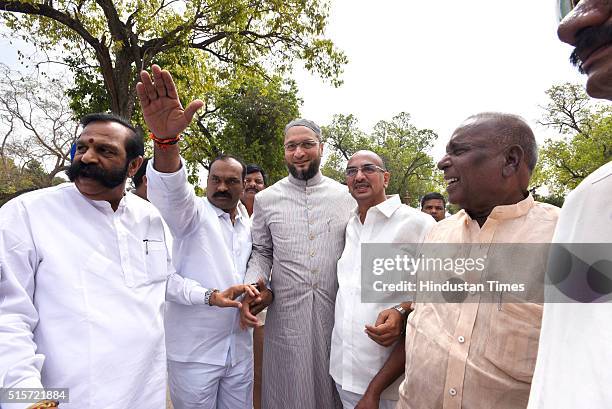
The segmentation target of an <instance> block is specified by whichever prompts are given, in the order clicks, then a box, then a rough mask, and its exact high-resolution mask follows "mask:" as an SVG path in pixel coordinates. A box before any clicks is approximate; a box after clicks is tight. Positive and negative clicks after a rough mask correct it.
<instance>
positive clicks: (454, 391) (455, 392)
mask: <svg viewBox="0 0 612 409" xmlns="http://www.w3.org/2000/svg"><path fill="white" fill-rule="evenodd" d="M448 394H449V395H450V396H455V395H457V390H456V389H455V388H450V389H449V390H448Z"/></svg>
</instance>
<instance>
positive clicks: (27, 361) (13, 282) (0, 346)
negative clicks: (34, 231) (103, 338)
mask: <svg viewBox="0 0 612 409" xmlns="http://www.w3.org/2000/svg"><path fill="white" fill-rule="evenodd" d="M26 217H27V216H26V215H25V211H24V210H23V209H22V208H21V206H20V203H19V202H14V201H13V202H12V203H11V202H9V203H7V204H6V205H4V207H3V208H2V209H0V387H2V388H42V383H41V379H40V371H41V368H42V366H43V362H44V356H43V355H41V354H37V353H36V344H35V342H34V335H33V331H34V328H35V327H36V325H37V324H38V312H37V311H36V308H35V307H34V303H33V301H32V300H33V297H34V287H35V282H34V280H35V278H34V277H35V272H36V268H37V265H38V255H37V254H36V249H35V246H34V242H33V240H32V237H31V233H30V231H29V229H28V227H27V221H26ZM26 406H28V404H6V403H3V404H2V408H3V409H4V408H6V409H8V408H23V407H26Z"/></svg>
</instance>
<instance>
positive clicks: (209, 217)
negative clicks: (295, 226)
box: [136, 65, 253, 409]
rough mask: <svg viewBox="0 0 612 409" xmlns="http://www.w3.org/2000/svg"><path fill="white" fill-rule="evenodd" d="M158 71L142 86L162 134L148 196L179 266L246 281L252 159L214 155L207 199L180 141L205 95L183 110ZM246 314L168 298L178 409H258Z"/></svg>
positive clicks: (155, 129) (199, 274)
mask: <svg viewBox="0 0 612 409" xmlns="http://www.w3.org/2000/svg"><path fill="white" fill-rule="evenodd" d="M152 74H153V78H151V76H150V75H149V74H148V73H147V72H146V71H142V72H141V76H140V77H141V81H142V82H140V83H138V84H137V88H136V89H137V92H138V96H139V98H140V101H141V106H142V111H143V116H144V119H145V122H146V124H147V126H148V127H149V129H150V130H151V132H152V136H151V137H152V138H153V140H154V141H155V144H154V157H153V160H152V161H150V162H149V165H148V168H147V182H148V186H147V188H148V197H149V200H150V201H151V203H153V204H154V205H155V206H156V207H157V208H158V209H159V211H160V213H161V214H162V216H163V218H164V220H165V221H166V223H167V224H168V227H169V228H170V231H171V232H172V236H173V237H174V249H173V257H174V265H175V267H176V269H177V271H180V272H181V274H182V275H184V276H185V277H189V278H190V279H193V280H195V281H197V282H198V283H201V284H202V285H203V286H204V287H206V288H210V289H213V288H225V287H227V286H232V285H237V284H241V283H243V282H244V274H245V271H246V265H247V261H248V259H249V256H250V254H251V231H250V220H249V215H248V214H247V212H246V209H245V208H244V206H243V205H242V203H240V196H241V195H242V193H243V191H244V178H245V176H246V166H245V165H244V163H242V161H240V160H239V159H237V158H236V157H234V156H231V155H220V156H219V157H217V158H215V159H214V160H213V161H212V162H211V164H210V168H209V172H208V179H207V184H206V198H199V197H197V196H196V195H195V193H194V191H193V188H192V186H191V185H190V184H189V183H188V182H187V172H186V169H185V163H184V162H183V160H182V159H181V157H180V155H179V140H180V135H181V132H182V131H183V130H184V129H185V128H186V127H187V126H188V124H189V122H190V121H191V119H192V117H193V115H194V114H195V112H196V110H197V109H198V108H199V107H200V106H201V101H194V102H192V103H191V104H189V106H188V107H187V108H186V109H185V110H183V109H182V107H181V104H180V101H179V99H178V95H177V91H176V88H175V85H174V82H173V81H172V77H171V75H170V73H169V72H168V71H165V70H164V71H162V70H161V68H160V67H159V66H157V65H153V67H152ZM211 294H212V293H210V292H209V293H207V294H206V295H205V297H209V296H210V295H211ZM239 318H240V317H239V311H237V310H218V309H207V308H200V307H191V306H184V305H181V304H178V303H173V302H170V303H168V305H167V308H166V315H165V326H166V345H167V350H168V375H169V378H170V382H169V384H170V385H169V386H170V397H171V399H172V403H173V405H174V408H175V409H192V408H193V409H195V408H198V409H200V408H201V409H251V408H252V393H253V389H252V388H253V350H252V334H251V333H250V331H244V330H242V329H241V328H240V325H239V324H240V322H239Z"/></svg>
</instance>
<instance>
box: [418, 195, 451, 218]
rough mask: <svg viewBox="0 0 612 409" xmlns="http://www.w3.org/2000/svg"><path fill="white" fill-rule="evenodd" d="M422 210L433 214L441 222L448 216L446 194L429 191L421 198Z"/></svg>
mask: <svg viewBox="0 0 612 409" xmlns="http://www.w3.org/2000/svg"><path fill="white" fill-rule="evenodd" d="M421 211H422V212H423V213H427V214H429V215H431V217H433V218H434V219H435V221H437V222H439V221H440V220H444V218H445V217H446V201H445V200H444V196H442V195H441V194H440V193H438V192H431V193H427V194H426V195H425V196H423V198H421Z"/></svg>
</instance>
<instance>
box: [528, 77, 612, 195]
mask: <svg viewBox="0 0 612 409" xmlns="http://www.w3.org/2000/svg"><path fill="white" fill-rule="evenodd" d="M546 94H547V95H548V97H549V99H550V101H549V103H548V105H546V107H544V115H543V120H542V121H541V123H542V124H543V125H546V126H548V127H552V128H554V129H556V130H557V131H558V132H560V134H561V135H560V136H559V137H558V138H549V139H547V140H546V141H545V143H544V145H543V146H542V147H541V149H540V160H539V164H538V166H537V168H536V171H535V172H534V175H533V177H532V187H533V188H535V187H539V186H542V185H545V186H546V187H547V188H548V190H549V193H550V197H549V198H548V199H547V200H549V201H552V202H555V201H559V199H560V198H562V197H564V196H565V195H566V194H567V193H568V192H569V191H570V190H572V189H574V188H575V187H576V186H578V184H579V183H580V182H581V181H582V180H583V179H584V178H586V177H587V176H588V175H589V174H590V173H592V172H593V171H595V170H596V169H597V168H599V167H600V166H602V165H604V164H605V163H607V162H608V161H610V159H611V158H612V106H610V105H607V104H602V103H599V104H597V103H594V102H592V101H591V100H590V99H589V97H588V96H587V95H586V93H585V92H584V90H583V88H582V86H580V85H577V84H570V83H566V84H562V85H556V86H553V87H552V88H550V89H549V90H548V91H547V92H546Z"/></svg>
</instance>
